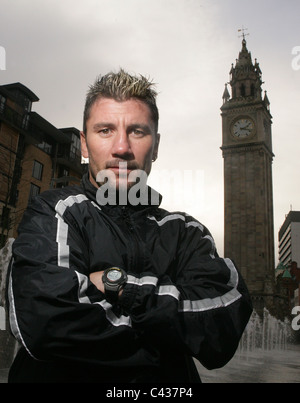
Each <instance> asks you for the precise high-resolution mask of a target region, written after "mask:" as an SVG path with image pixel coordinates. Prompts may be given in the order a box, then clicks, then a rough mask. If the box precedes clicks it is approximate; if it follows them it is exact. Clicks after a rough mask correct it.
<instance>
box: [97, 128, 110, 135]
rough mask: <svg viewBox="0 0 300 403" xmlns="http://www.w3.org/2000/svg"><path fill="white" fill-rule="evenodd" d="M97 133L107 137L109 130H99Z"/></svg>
mask: <svg viewBox="0 0 300 403" xmlns="http://www.w3.org/2000/svg"><path fill="white" fill-rule="evenodd" d="M98 133H100V134H102V135H104V136H107V135H108V134H110V129H101V130H99V131H98Z"/></svg>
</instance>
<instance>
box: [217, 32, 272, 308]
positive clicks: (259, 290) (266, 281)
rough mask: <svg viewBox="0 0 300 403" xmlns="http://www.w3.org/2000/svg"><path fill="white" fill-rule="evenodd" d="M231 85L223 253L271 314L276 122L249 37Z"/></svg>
mask: <svg viewBox="0 0 300 403" xmlns="http://www.w3.org/2000/svg"><path fill="white" fill-rule="evenodd" d="M228 84H229V85H230V88H228ZM228 84H226V85H225V91H224V94H223V105H222V107H221V116H222V134H223V138H222V147H221V149H222V152H223V159H224V192H225V193H224V199H225V200H224V201H225V223H224V224H225V228H224V229H225V242H224V253H225V256H228V257H230V258H232V259H233V260H234V261H235V263H236V264H237V266H238V268H239V269H240V271H241V273H242V275H243V277H244V279H245V281H246V284H247V286H248V288H249V291H250V294H251V296H252V300H253V304H254V308H255V309H256V310H258V311H260V312H261V311H262V308H263V307H267V308H269V309H271V310H272V306H273V295H274V270H275V261H274V223H273V190H272V160H273V157H274V155H273V152H272V132H271V126H272V116H271V114H270V102H269V100H268V97H267V94H266V92H265V93H264V95H263V96H262V88H261V86H262V84H263V82H262V72H261V70H260V67H259V64H258V63H257V60H256V59H255V62H254V63H253V62H252V57H251V53H250V52H249V51H248V49H247V43H246V40H245V35H243V41H242V49H241V51H240V53H239V57H238V59H237V60H236V63H235V65H233V64H232V67H231V70H230V82H229V83H228ZM229 90H231V94H230V92H229Z"/></svg>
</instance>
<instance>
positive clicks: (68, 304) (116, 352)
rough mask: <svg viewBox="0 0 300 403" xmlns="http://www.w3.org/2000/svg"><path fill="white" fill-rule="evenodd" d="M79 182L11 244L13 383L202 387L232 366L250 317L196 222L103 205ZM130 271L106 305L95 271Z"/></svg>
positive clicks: (235, 277) (41, 204) (47, 195)
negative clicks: (213, 373)
mask: <svg viewBox="0 0 300 403" xmlns="http://www.w3.org/2000/svg"><path fill="white" fill-rule="evenodd" d="M96 191H97V189H96V188H95V187H94V186H93V185H92V184H91V183H90V181H89V179H88V177H87V175H85V176H84V177H83V180H82V184H81V185H80V186H72V187H66V188H62V189H56V190H50V191H46V192H44V193H42V194H41V195H39V196H37V197H35V199H34V201H33V203H32V204H31V206H30V207H29V208H28V209H27V211H26V212H25V214H24V216H23V220H22V222H21V224H20V226H19V235H18V237H17V239H16V240H15V242H14V244H13V258H12V262H11V268H10V273H9V283H8V302H9V319H10V326H11V331H12V333H13V335H14V336H15V337H16V339H17V340H18V341H19V342H20V345H21V349H20V350H19V353H18V354H17V357H16V359H15V361H14V363H13V365H12V368H11V370H10V375H9V382H112V383H118V382H181V383H186V382H199V381H200V379H199V376H198V372H197V370H196V368H195V365H194V361H193V358H192V357H194V358H196V359H198V360H199V361H200V362H201V363H202V364H203V365H204V366H205V367H206V368H209V369H213V368H218V367H221V366H223V365H225V364H226V363H227V362H228V361H229V360H230V359H231V358H232V356H233V354H234V353H235V351H236V348H237V345H238V342H239V340H240V337H241V335H242V333H243V330H244V328H245V326H246V324H247V322H248V320H249V317H250V315H251V312H252V306H251V301H250V297H249V294H248V291H247V288H246V286H245V284H244V282H243V280H242V278H241V276H240V274H239V272H238V271H237V269H236V267H235V265H234V263H233V262H232V261H231V260H230V259H228V258H225V259H223V258H220V257H219V256H218V254H217V252H216V249H215V244H214V241H213V238H212V237H211V235H210V233H209V231H208V230H207V229H206V228H205V227H204V226H203V225H202V224H201V223H200V222H198V221H197V220H195V219H194V218H193V217H191V216H189V215H187V214H185V213H181V212H176V213H170V212H167V211H166V210H163V209H162V208H160V207H159V206H152V205H146V206H141V205H139V206H118V205H117V206H99V205H98V204H97V199H96ZM111 266H118V267H121V268H123V269H124V270H125V271H126V272H127V274H128V282H127V284H126V285H125V287H124V290H123V294H122V296H121V297H120V298H119V300H118V302H117V303H116V304H114V305H111V304H110V303H109V302H108V301H106V299H105V295H104V294H103V293H102V292H101V291H99V290H98V289H97V288H96V287H95V286H94V285H93V284H92V283H91V282H90V280H89V274H90V273H92V272H94V271H99V270H104V269H106V268H108V267H111Z"/></svg>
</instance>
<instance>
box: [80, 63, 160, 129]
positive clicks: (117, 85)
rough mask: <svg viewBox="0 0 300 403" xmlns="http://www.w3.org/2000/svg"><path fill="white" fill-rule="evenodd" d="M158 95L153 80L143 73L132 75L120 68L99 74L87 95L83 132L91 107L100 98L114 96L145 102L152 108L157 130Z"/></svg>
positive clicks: (118, 99)
mask: <svg viewBox="0 0 300 403" xmlns="http://www.w3.org/2000/svg"><path fill="white" fill-rule="evenodd" d="M156 96H157V92H156V90H155V89H154V84H153V82H152V81H149V79H147V78H146V77H144V76H142V75H139V76H132V75H130V74H129V73H127V72H126V71H124V70H123V69H120V70H119V72H118V73H113V72H110V73H108V74H106V75H104V76H99V77H97V79H96V80H95V82H94V84H93V85H91V86H90V88H89V91H88V93H87V96H86V102H85V108H84V115H83V132H84V133H86V122H87V120H88V118H89V116H90V111H91V107H92V106H93V104H94V103H95V102H96V101H97V99H99V98H112V99H114V100H116V101H119V102H122V101H126V100H128V99H130V98H137V99H139V100H141V101H143V102H145V104H147V105H148V107H149V108H150V111H151V115H152V118H153V121H154V123H155V128H156V132H157V130H158V119H159V113H158V109H157V105H156Z"/></svg>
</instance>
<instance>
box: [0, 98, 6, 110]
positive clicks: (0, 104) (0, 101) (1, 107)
mask: <svg viewBox="0 0 300 403" xmlns="http://www.w3.org/2000/svg"><path fill="white" fill-rule="evenodd" d="M5 103H6V98H5V97H4V96H3V95H0V113H3V112H4V107H5Z"/></svg>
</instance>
